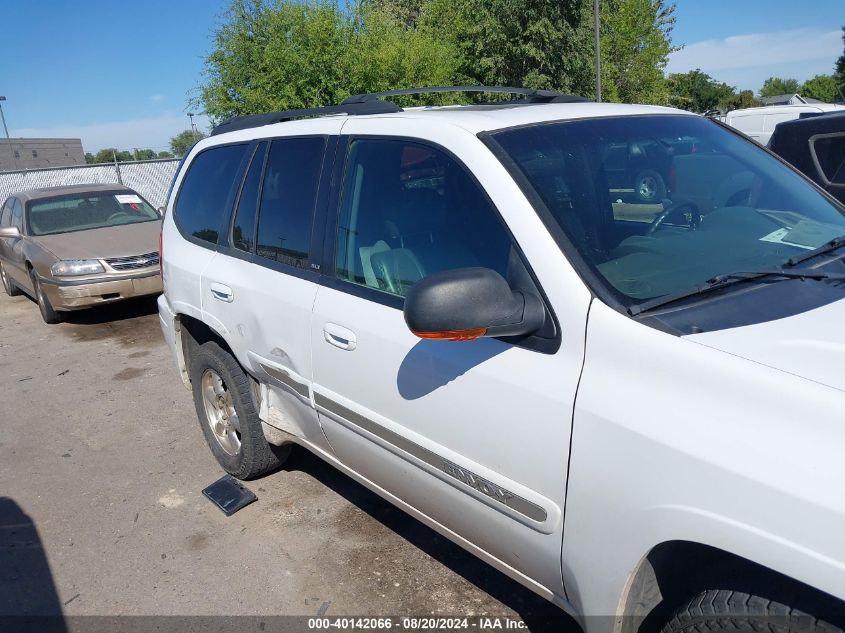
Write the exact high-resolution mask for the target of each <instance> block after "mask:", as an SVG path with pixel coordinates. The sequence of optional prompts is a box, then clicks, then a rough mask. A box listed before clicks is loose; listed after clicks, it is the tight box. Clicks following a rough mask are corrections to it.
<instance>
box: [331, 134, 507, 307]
mask: <svg viewBox="0 0 845 633" xmlns="http://www.w3.org/2000/svg"><path fill="white" fill-rule="evenodd" d="M510 259H511V241H510V236H509V235H508V233H507V231H506V229H505V228H504V226H503V224H502V222H501V220H500V219H499V217H498V214H497V212H496V210H495V208H494V207H493V206H492V204H491V203H490V202H489V201H488V199H487V197H486V196H485V195H484V193H483V192H482V190H481V189H480V187H479V186H478V184H477V183H476V182H475V181H474V180H473V179H472V178H471V177H470V176H469V175H468V173H467V172H466V170H465V169H464V168H463V167H462V166H461V165H459V164H458V163H457V162H456V161H455V160H453V159H452V158H451V157H450V156H448V155H447V154H446V153H444V152H442V151H440V150H438V149H435V148H433V147H429V146H427V145H422V144H419V143H414V142H407V141H399V140H368V139H367V140H365V139H362V140H357V141H354V142H353V143H352V144H351V146H350V149H349V154H348V159H347V163H346V174H345V182H344V185H343V201H342V205H341V210H340V220H339V224H338V235H337V262H336V264H337V275H338V277H340V278H341V279H344V280H347V281H351V282H353V283H356V284H360V285H362V286H367V287H369V288H374V289H377V290H381V291H384V292H388V293H391V294H393V295H399V296H405V294H407V292H408V290H409V289H410V288H411V286H413V285H414V284H415V283H416V282H417V281H419V280H420V279H422V278H423V277H425V276H427V275H430V274H432V273H435V272H438V271H443V270H449V269H454V268H463V267H468V266H484V267H487V268H492V269H493V270H495V271H496V272H498V273H499V274H501V275H502V276H503V277H505V278H507V277H508V263H509V260H510Z"/></svg>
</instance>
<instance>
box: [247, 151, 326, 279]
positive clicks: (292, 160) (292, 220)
mask: <svg viewBox="0 0 845 633" xmlns="http://www.w3.org/2000/svg"><path fill="white" fill-rule="evenodd" d="M325 146H326V139H325V138H323V137H302V138H284V139H277V140H274V141H273V142H272V143H271V144H270V154H269V155H268V157H267V166H266V168H265V170H264V182H263V183H262V187H261V200H260V204H259V211H258V232H257V242H256V246H255V253H256V255H258V256H259V257H262V258H264V259H269V260H272V261H275V262H280V263H283V264H287V265H288V266H294V267H296V268H305V267H306V266H307V265H308V260H309V257H310V252H311V225H312V223H313V217H314V206H315V204H316V202H317V190H318V189H319V185H320V172H321V170H322V165H323V154H324V150H325Z"/></svg>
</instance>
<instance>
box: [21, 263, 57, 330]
mask: <svg viewBox="0 0 845 633" xmlns="http://www.w3.org/2000/svg"><path fill="white" fill-rule="evenodd" d="M29 274H30V276H31V277H32V289H33V290H34V291H35V301H36V302H37V303H38V311H39V312H41V318H42V319H44V323H47V324H50V325H53V324H56V323H61V322H62V315H61V313H59V312H56V311H55V310H54V309H53V306H52V304H51V303H50V300H49V299H48V298H47V295H46V294H44V289H43V288H42V287H41V284H40V283H39V282H38V275H36V274H35V271H34V270H33V271H31V272H30V273H29Z"/></svg>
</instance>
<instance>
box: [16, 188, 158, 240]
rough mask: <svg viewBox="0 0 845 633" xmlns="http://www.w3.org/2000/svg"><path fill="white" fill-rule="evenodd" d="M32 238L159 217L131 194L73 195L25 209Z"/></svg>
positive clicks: (142, 201) (147, 220) (30, 204)
mask: <svg viewBox="0 0 845 633" xmlns="http://www.w3.org/2000/svg"><path fill="white" fill-rule="evenodd" d="M27 208H28V213H27V222H28V224H29V230H30V233H31V234H32V235H53V234H55V233H70V232H72V231H86V230H88V229H100V228H103V227H106V226H118V225H120V224H135V223H136V222H150V221H152V220H158V219H159V215H158V213H157V212H156V210H155V209H153V208H152V207H151V206H150V205H149V204H148V203H147V202H146V201H144V199H143V198H141V196H139V195H138V194H137V193H133V192H131V191H126V190H121V191H98V192H96V193H74V194H71V195H67V196H60V197H56V198H46V199H43V200H33V201H32V202H30V203H29V204H28V205H27Z"/></svg>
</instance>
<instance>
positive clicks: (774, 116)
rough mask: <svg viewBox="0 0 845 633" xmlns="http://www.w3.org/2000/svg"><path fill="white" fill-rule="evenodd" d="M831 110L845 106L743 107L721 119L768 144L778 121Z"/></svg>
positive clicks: (844, 108) (758, 140) (822, 104)
mask: <svg viewBox="0 0 845 633" xmlns="http://www.w3.org/2000/svg"><path fill="white" fill-rule="evenodd" d="M833 110H842V111H845V106H840V105H835V104H832V103H812V104H803V105H779V106H764V107H761V108H744V109H742V110H731V111H730V112H728V113H727V114H726V115H725V117H724V118H723V119H722V120H723V121H724V122H725V123H727V124H728V125H730V126H731V127H733V128H736V129H737V130H739V131H740V132H742V133H743V134H745V135H747V136H750V137H751V138H753V139H754V140H755V141H757V142H758V143H760V145H768V143H769V139H770V138H771V137H772V133H773V132H774V131H775V126H776V125H777V124H778V123H783V122H784V121H791V120H792V119H797V118H799V117H800V116H801V115H802V114H804V113H812V114H818V113H821V112H831V111H833Z"/></svg>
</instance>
